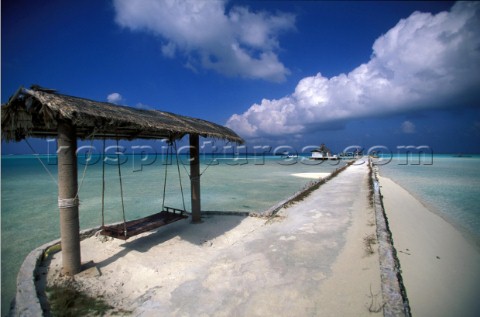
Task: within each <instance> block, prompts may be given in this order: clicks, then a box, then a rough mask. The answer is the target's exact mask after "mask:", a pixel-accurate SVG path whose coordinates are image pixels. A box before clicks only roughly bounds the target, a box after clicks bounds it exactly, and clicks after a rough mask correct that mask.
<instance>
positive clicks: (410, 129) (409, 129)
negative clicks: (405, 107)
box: [401, 120, 415, 134]
mask: <svg viewBox="0 0 480 317" xmlns="http://www.w3.org/2000/svg"><path fill="white" fill-rule="evenodd" d="M401 128H402V132H403V133H405V134H413V133H415V124H414V123H413V122H412V121H408V120H406V121H403V123H402V125H401Z"/></svg>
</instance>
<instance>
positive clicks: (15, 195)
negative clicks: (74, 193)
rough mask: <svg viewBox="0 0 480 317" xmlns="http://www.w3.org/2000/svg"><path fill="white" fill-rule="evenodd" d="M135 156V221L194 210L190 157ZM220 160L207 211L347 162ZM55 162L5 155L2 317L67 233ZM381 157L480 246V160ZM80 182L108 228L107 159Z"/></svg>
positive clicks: (111, 209) (114, 185) (128, 192)
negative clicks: (28, 265) (33, 260)
mask: <svg viewBox="0 0 480 317" xmlns="http://www.w3.org/2000/svg"><path fill="white" fill-rule="evenodd" d="M98 158H100V159H101V157H100V156H99V157H98ZM130 158H131V156H128V155H125V157H124V159H125V161H123V162H122V165H121V168H122V182H123V189H124V204H125V213H126V218H127V220H131V219H136V218H139V217H143V216H146V215H148V214H152V213H155V212H158V211H159V209H160V208H161V206H162V204H163V203H165V205H166V206H171V207H175V208H180V209H182V208H183V204H184V203H185V206H186V209H187V210H190V184H189V176H188V172H189V167H188V159H187V157H185V156H181V157H179V160H180V164H179V166H178V168H177V165H176V164H175V163H176V162H175V158H173V160H174V161H173V162H171V161H169V162H168V163H167V162H166V160H165V157H164V156H159V159H156V160H154V161H152V162H147V161H141V160H140V161H139V160H136V161H134V160H133V161H132V160H131V159H130ZM213 158H214V157H213V156H211V155H204V156H203V157H202V161H201V167H200V170H201V172H202V173H203V174H202V178H201V191H202V210H204V211H248V212H262V211H264V210H266V209H268V208H269V207H271V206H272V205H274V204H275V203H277V202H279V201H281V200H283V199H285V198H287V197H289V196H291V195H292V194H293V193H295V192H297V191H298V190H300V189H301V188H303V187H305V186H306V185H307V184H308V183H309V182H310V181H312V179H307V178H301V177H296V176H293V174H299V173H330V172H332V171H334V170H335V169H336V168H339V167H341V166H343V165H344V164H345V162H346V161H343V160H340V161H309V160H308V157H307V156H302V155H300V156H298V157H290V158H286V157H283V158H282V157H280V156H267V155H260V156H258V155H257V156H253V157H249V156H246V157H221V156H220V157H217V159H216V160H213ZM39 159H41V160H42V162H43V163H44V165H42V164H41V163H40V162H39ZM49 159H52V156H45V155H38V156H35V155H2V160H1V161H2V163H1V164H2V192H1V193H2V198H1V200H2V201H1V202H2V224H1V225H2V250H1V252H2V315H5V314H6V313H7V312H8V309H9V305H10V302H11V300H12V299H13V297H14V294H15V281H16V276H17V273H18V269H19V267H20V265H21V263H22V261H23V259H24V258H25V256H26V255H27V254H28V253H29V252H30V251H31V250H33V249H34V248H36V247H38V246H40V245H42V244H44V243H46V242H48V241H51V240H54V239H57V238H59V235H60V233H59V217H58V207H57V184H56V181H55V177H56V175H57V174H56V173H57V171H56V165H55V162H54V160H53V161H49ZM95 159H96V158H95ZM82 160H83V161H82ZM366 160H367V158H366V157H364V158H362V159H360V160H359V161H357V162H358V164H360V163H362V162H363V163H365V162H366ZM377 160H378V162H377V163H378V166H379V170H380V174H381V175H382V176H385V177H389V178H391V179H392V180H394V181H395V182H397V183H398V184H399V185H401V186H402V187H404V188H405V189H406V190H408V191H409V192H410V193H411V194H412V195H414V197H416V198H417V199H418V200H420V201H421V202H422V203H424V204H425V205H426V206H427V207H428V209H429V210H431V211H432V212H434V213H436V214H438V215H440V216H442V217H443V218H444V219H446V220H447V221H448V222H450V223H451V224H452V225H454V226H455V227H456V228H457V229H459V230H460V231H462V232H463V233H465V235H466V236H467V237H470V238H471V239H472V241H474V243H477V242H478V241H480V211H479V209H478V205H479V204H480V155H471V156H468V157H466V156H465V157H456V156H454V155H452V154H442V155H438V154H435V155H433V156H432V157H431V158H430V157H428V156H422V157H409V156H408V155H407V156H406V155H398V154H397V155H393V156H388V157H384V158H380V159H377ZM90 162H93V161H90ZM82 163H83V164H82ZM146 163H148V164H146ZM172 163H173V164H172ZM182 165H183V166H182ZM165 168H167V186H166V188H165V191H166V195H165V202H163V197H162V196H163V189H164V179H165ZM45 169H48V172H47V171H46V170H45ZM179 172H180V178H179V176H178V173H179ZM105 175H106V176H105V182H106V192H105V222H106V223H112V222H119V221H122V214H121V201H120V189H119V181H118V174H117V165H116V163H115V164H114V163H111V164H106V165H105ZM82 180H83V181H82ZM78 183H79V188H80V190H79V197H80V226H81V229H87V228H91V227H96V226H99V225H101V192H102V190H101V188H102V185H101V184H102V164H101V162H100V163H98V161H97V162H96V163H95V164H88V165H86V164H85V157H84V158H83V159H82V158H80V157H79V168H78ZM181 189H183V192H184V200H182V197H181ZM339 193H341V188H339ZM160 230H161V229H160ZM10 241H14V243H9V242H10ZM477 245H478V244H477Z"/></svg>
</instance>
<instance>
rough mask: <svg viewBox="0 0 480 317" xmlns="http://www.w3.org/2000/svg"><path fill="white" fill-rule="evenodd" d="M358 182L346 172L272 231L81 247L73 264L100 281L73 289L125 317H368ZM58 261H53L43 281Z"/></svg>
mask: <svg viewBox="0 0 480 317" xmlns="http://www.w3.org/2000/svg"><path fill="white" fill-rule="evenodd" d="M367 181H368V167H367V166H366V164H363V165H352V166H350V167H348V168H347V169H346V170H345V171H344V172H342V173H341V174H340V175H338V176H337V177H336V178H334V179H332V180H331V181H329V182H327V183H326V184H324V185H322V186H321V187H320V188H319V189H318V190H316V191H314V192H313V193H312V194H311V195H310V196H309V197H307V198H306V199H305V200H303V201H301V202H299V203H296V204H294V205H292V206H290V207H288V208H286V209H282V210H280V212H279V214H278V215H279V217H276V218H274V220H273V221H270V222H268V223H266V224H265V223H264V222H262V220H261V219H258V218H251V217H250V218H246V219H245V220H243V221H241V222H240V223H237V224H235V225H234V226H232V228H231V229H230V230H228V231H227V232H223V233H222V234H221V235H219V236H218V237H215V238H208V237H207V238H201V239H202V240H203V241H202V243H201V244H197V245H193V244H192V243H191V242H189V241H188V240H190V238H192V239H193V238H195V239H199V235H201V234H202V232H203V234H205V235H208V230H207V231H205V230H206V229H208V228H211V229H212V230H215V224H216V222H218V223H217V224H218V225H219V226H220V223H221V222H222V221H223V220H222V219H226V218H229V219H232V218H238V217H233V216H213V217H212V218H210V219H206V220H205V222H204V223H203V224H200V225H190V224H188V223H187V224H179V225H177V227H176V228H174V227H175V226H172V227H171V228H172V230H175V229H177V230H178V229H179V228H180V227H181V226H185V228H184V229H183V230H187V231H188V232H190V230H192V231H191V234H192V235H193V234H194V235H195V237H193V236H189V233H187V232H185V231H184V232H183V235H180V237H181V238H178V237H177V238H172V237H170V240H167V238H165V239H164V240H163V241H162V242H161V243H160V244H159V243H158V241H156V242H155V243H156V244H155V245H154V244H153V242H152V245H149V246H148V247H146V246H145V245H144V244H145V243H148V242H145V241H146V240H148V239H151V238H150V237H146V238H145V237H144V238H142V239H144V240H143V242H142V240H141V239H138V240H135V241H133V242H128V243H127V244H121V243H120V242H117V240H116V241H109V242H107V243H101V242H99V240H98V238H90V239H87V240H86V241H84V242H82V260H83V261H89V260H91V261H94V262H95V263H96V264H98V269H99V271H100V272H101V275H99V276H94V277H92V276H89V275H87V274H85V275H84V276H82V274H80V275H79V276H78V277H76V280H78V281H79V283H80V284H81V285H83V287H84V288H85V290H87V291H88V292H91V293H95V292H97V293H100V294H102V295H103V296H105V298H106V299H107V300H108V299H109V298H113V297H112V296H115V295H116V296H117V299H118V298H122V300H119V301H117V302H116V303H115V305H118V306H122V307H123V308H124V309H127V310H130V311H132V315H134V316H367V315H368V316H371V315H372V313H371V312H370V311H369V310H375V309H378V308H379V307H381V304H382V299H381V295H377V294H378V293H379V292H380V288H381V286H380V273H379V266H378V256H377V254H376V252H375V254H373V255H368V254H367V253H366V251H365V247H364V241H363V239H364V238H365V237H366V236H368V235H370V234H374V233H375V226H374V222H373V212H372V208H371V207H370V206H369V203H368V198H367V197H368V187H367ZM217 227H218V226H217ZM194 232H195V233H194ZM155 234H163V235H165V234H166V235H167V236H168V234H167V233H165V232H163V233H161V232H159V233H155ZM155 234H154V235H155ZM185 237H188V238H185ZM145 239H146V240H145ZM88 240H91V241H88ZM84 243H85V244H84ZM95 249H96V250H95ZM373 249H374V250H376V247H375V246H374V247H373ZM100 250H103V251H100ZM182 252H183V253H182ZM60 260H61V253H59V254H58V255H56V258H55V259H54V260H52V264H51V266H53V268H52V269H53V271H54V269H55V267H57V268H58V263H61V262H59V261H60ZM174 261H177V262H176V263H174ZM148 272H151V273H148ZM136 274H137V275H136ZM140 274H142V275H140ZM146 274H151V275H148V277H147V278H145V276H147V275H146ZM145 279H146V281H143V280H145ZM124 283H132V286H128V285H125V287H124ZM142 283H144V284H142ZM133 284H135V288H133ZM101 287H104V288H107V290H108V289H109V288H113V289H116V293H117V294H108V292H107V291H106V290H105V289H103V291H101ZM115 287H116V288H115ZM122 287H124V289H122ZM126 293H128V294H126ZM93 295H95V294H93ZM122 296H123V297H122ZM378 296H380V298H379V297H378Z"/></svg>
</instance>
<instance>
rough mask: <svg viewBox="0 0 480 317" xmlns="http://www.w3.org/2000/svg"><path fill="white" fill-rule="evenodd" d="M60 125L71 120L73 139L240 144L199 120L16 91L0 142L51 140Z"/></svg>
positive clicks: (223, 129)
mask: <svg viewBox="0 0 480 317" xmlns="http://www.w3.org/2000/svg"><path fill="white" fill-rule="evenodd" d="M59 121H70V122H71V123H72V124H73V125H74V126H75V128H76V132H77V137H79V138H81V139H85V138H89V137H90V136H92V135H94V137H95V138H115V139H116V138H118V139H128V140H132V139H137V138H138V139H169V140H176V139H180V138H182V137H183V136H184V135H186V134H193V135H199V136H202V137H209V138H215V139H223V140H228V141H232V142H236V143H240V144H242V143H244V140H243V139H242V138H241V137H239V136H238V135H237V134H236V133H235V132H233V131H232V130H231V129H229V128H227V127H224V126H221V125H218V124H215V123H212V122H209V121H205V120H202V119H196V118H191V117H187V116H181V115H177V114H173V113H170V112H164V111H159V110H144V109H137V108H132V107H127V106H118V105H114V104H111V103H108V102H99V101H93V100H89V99H85V98H79V97H73V96H67V95H62V94H59V93H56V91H55V90H52V89H43V88H41V87H39V86H32V87H31V89H25V88H23V87H20V88H19V90H18V91H17V92H16V93H15V94H14V95H13V96H12V97H11V98H10V100H9V101H8V103H7V104H6V105H3V106H2V138H3V139H4V140H6V141H20V140H22V139H24V138H27V137H52V136H53V137H55V136H56V135H57V125H58V122H59Z"/></svg>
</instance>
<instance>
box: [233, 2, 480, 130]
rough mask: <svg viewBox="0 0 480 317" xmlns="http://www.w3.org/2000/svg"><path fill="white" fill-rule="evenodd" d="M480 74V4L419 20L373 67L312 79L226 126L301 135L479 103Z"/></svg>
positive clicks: (380, 51) (379, 50)
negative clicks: (366, 119)
mask: <svg viewBox="0 0 480 317" xmlns="http://www.w3.org/2000/svg"><path fill="white" fill-rule="evenodd" d="M479 70H480V3H478V2H459V3H456V4H455V5H454V6H453V7H452V9H451V10H450V11H449V12H441V13H438V14H436V15H432V14H430V13H420V12H414V13H413V14H412V15H410V16H409V17H408V18H406V19H402V20H400V21H399V22H398V23H397V25H395V26H394V27H393V28H392V29H390V30H389V31H388V32H387V33H385V34H384V35H382V36H380V37H379V38H378V39H377V40H376V41H375V43H374V44H373V53H372V56H371V59H370V61H368V62H367V63H365V64H362V65H360V66H358V67H357V68H355V69H353V70H352V71H351V72H349V73H348V74H340V75H338V76H334V77H331V78H327V77H324V76H322V74H321V73H318V74H316V75H315V76H311V77H306V78H304V79H302V80H300V81H299V83H298V84H297V86H296V88H295V91H294V92H293V93H292V94H290V95H288V96H286V97H283V98H280V99H273V100H267V99H264V100H262V101H261V102H260V103H259V104H254V105H252V106H251V107H250V108H249V109H248V110H247V111H245V112H244V113H242V114H234V115H232V116H231V117H230V119H229V120H228V122H227V126H228V127H230V128H232V129H233V130H235V131H236V132H238V133H239V134H240V135H242V136H244V137H246V138H254V137H269V136H280V135H287V134H302V133H307V132H309V131H314V130H318V129H324V128H325V127H328V126H329V125H330V126H331V125H332V124H333V125H334V124H336V123H339V122H340V123H341V122H346V121H348V120H350V119H355V118H362V117H368V116H377V115H378V116H379V115H388V114H398V113H407V112H409V111H412V110H414V109H415V110H417V109H429V108H435V107H447V106H456V105H458V103H460V102H472V101H475V102H477V103H478V102H479V99H480V98H479V93H478V92H477V91H478V87H479V86H480V71H479ZM457 101H458V103H457ZM411 127H413V128H414V126H413V125H412V126H411ZM411 127H410V128H411ZM407 130H408V129H407Z"/></svg>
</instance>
